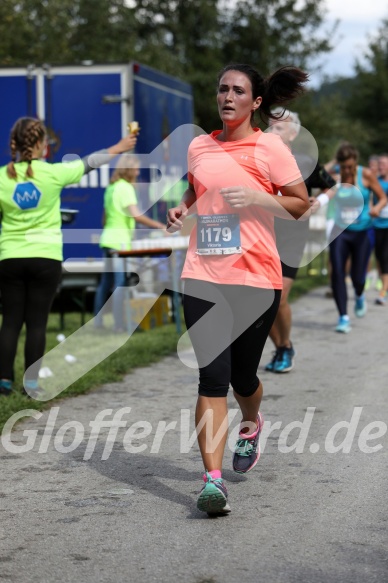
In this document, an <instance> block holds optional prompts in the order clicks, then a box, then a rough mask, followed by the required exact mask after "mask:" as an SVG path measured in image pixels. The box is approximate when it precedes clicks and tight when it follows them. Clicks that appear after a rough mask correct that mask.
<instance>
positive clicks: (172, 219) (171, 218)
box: [167, 205, 188, 233]
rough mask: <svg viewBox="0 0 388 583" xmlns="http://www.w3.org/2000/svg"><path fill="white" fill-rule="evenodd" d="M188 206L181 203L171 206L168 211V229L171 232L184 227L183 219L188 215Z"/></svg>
mask: <svg viewBox="0 0 388 583" xmlns="http://www.w3.org/2000/svg"><path fill="white" fill-rule="evenodd" d="M187 212H188V210H187V207H186V206H185V205H179V206H176V207H173V208H171V209H170V210H169V211H168V213H167V231H168V232H169V233H176V232H177V231H180V230H181V228H182V227H183V220H184V219H185V218H186V216H187Z"/></svg>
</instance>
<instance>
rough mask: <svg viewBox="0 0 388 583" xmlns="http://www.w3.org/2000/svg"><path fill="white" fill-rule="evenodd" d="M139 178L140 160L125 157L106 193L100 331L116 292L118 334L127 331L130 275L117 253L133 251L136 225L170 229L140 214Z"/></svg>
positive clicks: (98, 311) (98, 305) (97, 308)
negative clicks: (109, 299) (126, 296)
mask: <svg viewBox="0 0 388 583" xmlns="http://www.w3.org/2000/svg"><path fill="white" fill-rule="evenodd" d="M138 175H139V160H138V159H137V158H136V157H135V156H132V155H127V154H124V156H121V158H120V159H119V162H118V165H117V168H116V169H115V171H114V173H113V174H112V178H111V183H110V185H109V186H108V188H107V189H106V191H105V193H104V220H105V224H104V230H103V232H102V235H101V240H100V247H102V249H103V254H104V258H105V262H104V263H105V266H104V272H103V274H102V277H101V281H100V284H99V286H98V288H97V292H96V296H95V301H94V314H95V318H94V325H95V327H96V328H101V327H102V326H103V320H102V308H103V307H104V304H105V302H106V299H107V297H108V295H109V292H110V291H111V289H113V292H114V293H113V295H112V311H113V318H114V331H115V332H124V331H125V329H126V328H125V322H124V286H125V284H126V274H125V272H124V270H123V267H124V266H123V260H122V259H121V258H119V257H117V251H128V250H129V249H130V248H131V240H132V234H133V230H134V228H135V224H136V222H138V223H141V224H143V225H145V226H146V227H149V228H151V229H163V230H164V231H165V229H166V227H165V225H164V224H163V223H160V222H159V221H154V220H153V219H151V218H149V217H147V216H146V215H141V214H140V213H141V211H140V210H139V208H138V206H137V196H136V191H135V188H134V186H133V183H134V182H136V178H137V176H138ZM115 255H116V257H115Z"/></svg>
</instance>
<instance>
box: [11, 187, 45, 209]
mask: <svg viewBox="0 0 388 583" xmlns="http://www.w3.org/2000/svg"><path fill="white" fill-rule="evenodd" d="M41 196H42V194H41V192H40V190H39V189H38V188H37V187H36V186H35V184H32V182H21V183H19V184H18V185H17V186H16V188H15V190H14V193H13V197H12V198H13V200H14V202H15V203H16V204H17V206H18V207H19V208H20V209H22V210H23V211H26V210H29V209H34V208H36V207H37V206H38V204H39V201H40V197H41Z"/></svg>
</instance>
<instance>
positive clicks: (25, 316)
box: [0, 257, 62, 380]
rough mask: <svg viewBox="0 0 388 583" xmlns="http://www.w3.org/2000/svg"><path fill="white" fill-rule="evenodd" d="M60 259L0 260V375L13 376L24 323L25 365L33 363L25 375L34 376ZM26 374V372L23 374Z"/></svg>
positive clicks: (57, 282)
mask: <svg viewBox="0 0 388 583" xmlns="http://www.w3.org/2000/svg"><path fill="white" fill-rule="evenodd" d="M61 272H62V264H61V262H60V261H56V260H54V259H45V258H38V257H33V258H25V259H24V258H21V259H4V260H3V261H0V292H1V303H2V309H3V322H2V325H1V330H0V378H2V379H12V376H13V363H14V360H15V355H16V349H17V344H18V338H19V334H20V330H21V328H22V326H23V324H24V323H25V324H26V342H25V347H24V360H25V362H24V366H25V370H27V369H28V368H29V367H30V366H31V365H34V366H33V367H32V368H31V369H30V371H29V374H28V379H31V380H36V379H37V378H38V373H39V369H40V364H41V359H42V357H43V354H44V350H45V346H46V326H47V319H48V315H49V312H50V308H51V304H52V301H53V299H54V296H55V292H56V290H57V287H58V284H59V282H60V279H61ZM26 376H27V375H26Z"/></svg>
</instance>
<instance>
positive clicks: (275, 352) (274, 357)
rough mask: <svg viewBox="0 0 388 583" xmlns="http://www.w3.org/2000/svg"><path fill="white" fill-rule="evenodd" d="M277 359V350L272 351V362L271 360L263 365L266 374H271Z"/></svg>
mask: <svg viewBox="0 0 388 583" xmlns="http://www.w3.org/2000/svg"><path fill="white" fill-rule="evenodd" d="M277 357H278V349H276V350H274V351H273V353H272V360H271V362H269V363H268V364H266V365H265V367H264V370H266V371H267V372H273V371H274V366H275V362H276V359H277Z"/></svg>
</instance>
